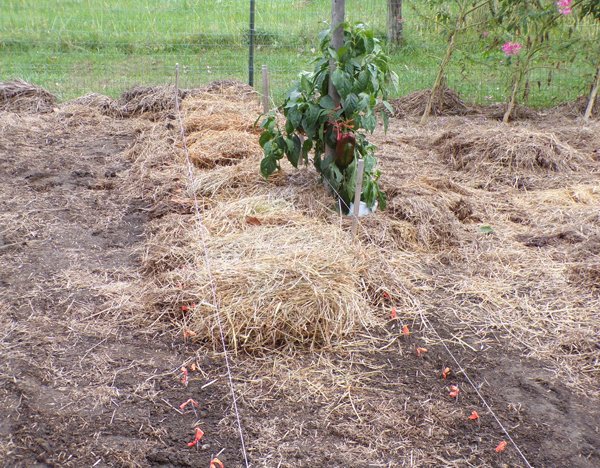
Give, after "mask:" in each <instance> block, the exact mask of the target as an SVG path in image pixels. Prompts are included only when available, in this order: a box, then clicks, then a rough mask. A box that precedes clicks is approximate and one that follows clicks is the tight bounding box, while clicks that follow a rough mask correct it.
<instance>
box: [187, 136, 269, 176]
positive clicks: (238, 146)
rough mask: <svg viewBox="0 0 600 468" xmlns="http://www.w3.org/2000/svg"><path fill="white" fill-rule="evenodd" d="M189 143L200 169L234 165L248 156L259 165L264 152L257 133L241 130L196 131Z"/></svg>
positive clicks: (193, 157) (190, 137)
mask: <svg viewBox="0 0 600 468" xmlns="http://www.w3.org/2000/svg"><path fill="white" fill-rule="evenodd" d="M187 143H188V147H189V150H190V156H191V158H192V162H193V163H194V164H195V165H196V166H197V167H199V168H200V169H213V168H214V167H216V166H232V165H234V164H238V163H239V162H241V161H242V160H244V159H248V158H251V159H253V160H254V162H255V165H258V161H259V160H258V159H257V158H259V157H260V156H261V155H262V152H263V151H262V148H261V147H260V145H259V144H258V138H257V137H256V135H253V134H251V133H248V132H241V131H239V130H228V131H218V130H217V131H213V130H208V131H204V132H196V133H193V134H191V135H190V136H189V137H188V141H187ZM256 167H258V166H256ZM256 167H255V170H256Z"/></svg>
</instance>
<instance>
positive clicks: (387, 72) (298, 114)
mask: <svg viewBox="0 0 600 468" xmlns="http://www.w3.org/2000/svg"><path fill="white" fill-rule="evenodd" d="M340 27H342V28H343V30H344V42H343V45H342V47H340V48H339V49H338V50H335V49H333V48H332V47H330V42H331V30H326V31H323V32H321V33H320V34H319V40H320V46H319V50H320V53H321V55H320V57H318V58H317V59H316V60H315V69H314V71H313V72H312V73H308V72H303V73H301V74H300V77H299V80H298V81H297V82H296V83H295V86H294V88H293V89H292V90H291V91H290V93H289V94H288V96H287V98H286V99H285V101H284V103H283V106H282V109H283V115H284V116H285V125H284V126H283V128H281V126H280V125H279V123H278V121H277V118H276V115H275V114H274V113H271V114H269V115H268V116H267V117H266V118H265V119H264V121H263V122H262V124H261V127H262V129H263V132H262V134H261V137H260V144H261V146H262V147H263V150H264V157H263V159H262V161H261V164H260V170H261V173H262V175H263V176H264V177H269V176H270V175H271V174H273V173H274V172H275V171H277V170H279V169H280V160H281V159H283V157H284V156H285V157H286V158H287V159H288V161H290V163H291V164H292V165H293V166H294V167H298V164H299V163H300V162H301V161H304V162H305V163H306V164H308V160H309V153H310V152H311V151H313V163H314V166H315V168H316V169H317V171H318V172H319V173H320V174H321V176H322V177H323V178H324V179H326V180H327V182H328V183H329V184H330V185H331V187H332V188H333V190H335V191H336V192H337V193H338V194H339V195H340V197H341V198H342V200H343V201H344V205H345V210H347V209H348V207H349V205H350V202H351V201H352V200H353V199H354V190H355V185H356V167H357V161H358V159H359V158H362V159H364V162H365V170H364V176H363V191H362V194H361V200H362V201H364V202H365V203H366V204H367V206H368V207H370V208H372V207H373V206H374V205H375V203H376V202H377V203H378V204H379V207H380V208H381V209H385V206H386V197H385V193H384V192H383V191H382V190H381V189H380V187H379V184H378V180H379V177H380V172H379V171H378V170H377V169H376V165H377V160H376V158H375V154H374V153H375V147H374V146H373V145H372V144H371V143H369V141H368V140H367V138H366V135H365V134H364V133H363V132H362V131H361V130H366V131H367V132H370V133H373V131H374V130H375V127H376V126H377V116H376V114H377V113H379V115H380V117H381V119H382V120H383V123H384V127H385V129H386V130H387V124H388V120H387V119H388V118H387V113H386V112H385V110H383V109H382V110H380V111H376V108H378V107H377V105H378V104H379V102H380V101H381V103H382V104H383V108H384V109H387V110H388V111H391V110H392V109H391V106H390V105H389V103H388V102H387V101H386V98H387V89H388V87H390V86H393V87H396V86H397V84H398V77H397V75H396V74H395V73H394V72H393V71H392V70H391V68H390V63H389V58H388V56H387V55H386V54H385V53H384V52H383V50H382V48H381V46H380V43H379V40H378V39H377V38H375V36H374V34H373V32H372V31H370V30H368V29H367V28H366V27H365V25H364V24H362V23H356V24H349V23H343V24H341V25H340ZM330 61H333V63H334V64H335V69H334V71H333V73H331V71H330ZM330 81H331V82H332V84H333V86H334V87H335V90H336V91H337V93H338V94H339V97H340V104H339V105H336V102H335V101H334V99H332V97H331V96H330V95H329V94H328V93H329V84H330ZM327 148H329V151H327Z"/></svg>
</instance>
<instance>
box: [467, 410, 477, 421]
mask: <svg viewBox="0 0 600 468" xmlns="http://www.w3.org/2000/svg"><path fill="white" fill-rule="evenodd" d="M469 419H470V420H471V421H477V420H478V419H479V413H477V411H475V410H473V411H471V416H469Z"/></svg>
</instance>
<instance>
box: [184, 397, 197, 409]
mask: <svg viewBox="0 0 600 468" xmlns="http://www.w3.org/2000/svg"><path fill="white" fill-rule="evenodd" d="M187 405H192V408H198V406H200V405H199V404H198V402H197V401H196V400H192V399H191V398H190V399H189V400H188V401H186V402H184V403H181V404H180V405H179V409H180V410H181V411H183V410H184V409H185V407H186V406H187Z"/></svg>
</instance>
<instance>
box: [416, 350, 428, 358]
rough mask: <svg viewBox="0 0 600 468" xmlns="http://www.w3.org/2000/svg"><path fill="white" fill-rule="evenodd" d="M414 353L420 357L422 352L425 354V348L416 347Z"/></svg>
mask: <svg viewBox="0 0 600 468" xmlns="http://www.w3.org/2000/svg"><path fill="white" fill-rule="evenodd" d="M415 351H416V353H417V357H421V356H422V355H423V354H425V353H426V352H427V348H417V349H415Z"/></svg>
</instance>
